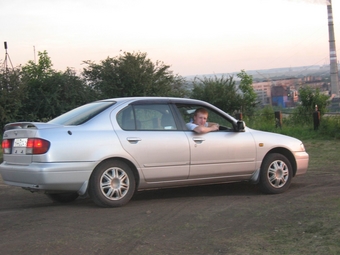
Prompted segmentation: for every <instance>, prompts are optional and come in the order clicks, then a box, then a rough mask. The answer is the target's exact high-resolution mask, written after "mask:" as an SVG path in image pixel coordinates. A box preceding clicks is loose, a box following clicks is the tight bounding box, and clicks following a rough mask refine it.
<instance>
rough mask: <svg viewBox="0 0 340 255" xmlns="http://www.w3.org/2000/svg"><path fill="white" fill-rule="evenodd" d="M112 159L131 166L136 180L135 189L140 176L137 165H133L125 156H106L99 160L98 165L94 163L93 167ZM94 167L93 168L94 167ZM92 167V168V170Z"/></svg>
mask: <svg viewBox="0 0 340 255" xmlns="http://www.w3.org/2000/svg"><path fill="white" fill-rule="evenodd" d="M113 160H118V161H121V162H124V163H125V164H127V165H128V166H129V167H130V168H131V171H132V172H133V175H134V177H135V182H136V190H137V188H138V186H139V183H140V176H139V173H138V170H137V167H136V166H135V164H133V163H132V162H131V161H130V160H127V159H126V158H122V157H112V158H107V159H104V160H103V161H101V162H100V163H99V164H98V165H96V167H95V168H97V167H98V166H100V165H102V164H104V163H106V162H108V161H113ZM95 168H94V169H95ZM94 169H93V170H94ZM93 172H94V171H92V173H91V175H90V178H91V176H92V175H93Z"/></svg>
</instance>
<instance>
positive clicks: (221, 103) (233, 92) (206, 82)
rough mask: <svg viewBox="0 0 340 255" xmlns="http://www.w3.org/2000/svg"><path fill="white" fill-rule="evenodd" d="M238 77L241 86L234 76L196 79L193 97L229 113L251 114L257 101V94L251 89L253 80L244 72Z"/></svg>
mask: <svg viewBox="0 0 340 255" xmlns="http://www.w3.org/2000/svg"><path fill="white" fill-rule="evenodd" d="M237 76H238V77H239V78H241V81H240V85H239V86H237V85H236V82H235V80H234V77H233V76H229V77H226V76H224V75H222V76H221V77H220V78H218V77H217V76H216V75H215V76H214V77H203V79H201V78H197V77H196V78H195V80H194V82H193V84H194V88H193V90H192V94H191V97H192V98H196V99H200V100H204V101H207V102H209V103H211V104H213V105H215V106H217V107H219V108H220V109H222V110H224V111H226V112H229V113H234V112H236V111H244V112H245V113H248V114H249V113H251V112H252V111H253V109H254V107H255V101H256V93H255V92H254V90H253V88H252V87H251V84H252V78H251V76H248V75H247V74H246V73H245V72H244V71H242V72H241V73H239V74H238V75H237Z"/></svg>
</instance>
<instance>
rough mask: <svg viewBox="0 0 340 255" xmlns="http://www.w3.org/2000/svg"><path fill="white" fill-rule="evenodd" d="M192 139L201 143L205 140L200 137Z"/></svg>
mask: <svg viewBox="0 0 340 255" xmlns="http://www.w3.org/2000/svg"><path fill="white" fill-rule="evenodd" d="M192 140H194V142H195V143H202V142H204V141H205V139H204V138H202V137H193V138H192Z"/></svg>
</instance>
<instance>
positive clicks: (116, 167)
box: [88, 160, 136, 207]
mask: <svg viewBox="0 0 340 255" xmlns="http://www.w3.org/2000/svg"><path fill="white" fill-rule="evenodd" d="M135 186H136V184H135V178H134V175H133V172H132V171H131V169H130V167H129V166H128V165H127V164H125V163H124V162H122V161H118V160H110V161H106V162H104V163H102V164H100V165H98V166H97V167H96V168H95V169H94V171H93V173H92V175H91V178H90V181H89V188H88V192H89V195H90V197H91V199H92V200H93V201H94V202H95V203H96V204H97V205H99V206H102V207H118V206H122V205H124V204H126V203H127V202H129V201H130V199H131V198H132V196H133V194H134V192H135Z"/></svg>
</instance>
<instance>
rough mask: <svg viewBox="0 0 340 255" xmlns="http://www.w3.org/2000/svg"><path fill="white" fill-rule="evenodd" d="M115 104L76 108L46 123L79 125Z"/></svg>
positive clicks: (93, 104) (95, 103)
mask: <svg viewBox="0 0 340 255" xmlns="http://www.w3.org/2000/svg"><path fill="white" fill-rule="evenodd" d="M115 103H116V102H106V101H104V102H103V101H97V102H93V103H89V104H86V105H83V106H80V107H78V108H75V109H73V110H71V111H69V112H66V113H64V114H62V115H60V116H59V117H56V118H54V119H52V120H50V121H49V122H47V123H51V124H59V125H64V126H68V125H80V124H83V123H85V122H87V121H88V120H90V119H91V118H93V117H94V116H96V115H98V114H99V113H101V112H102V111H104V110H105V109H107V108H109V107H110V106H111V105H114V104H115Z"/></svg>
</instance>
